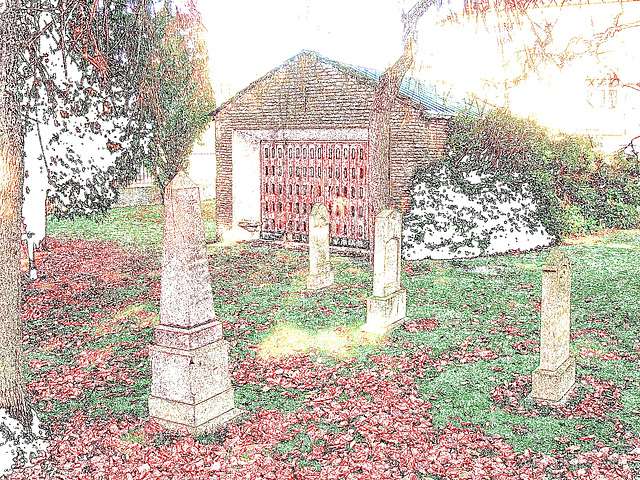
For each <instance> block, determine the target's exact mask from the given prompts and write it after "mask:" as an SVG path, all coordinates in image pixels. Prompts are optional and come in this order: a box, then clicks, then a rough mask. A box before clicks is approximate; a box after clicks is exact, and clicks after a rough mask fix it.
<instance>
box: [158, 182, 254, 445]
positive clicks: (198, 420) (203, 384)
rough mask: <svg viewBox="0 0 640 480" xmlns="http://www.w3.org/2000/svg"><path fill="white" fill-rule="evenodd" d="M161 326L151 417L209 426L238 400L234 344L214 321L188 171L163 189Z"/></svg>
mask: <svg viewBox="0 0 640 480" xmlns="http://www.w3.org/2000/svg"><path fill="white" fill-rule="evenodd" d="M164 203H165V205H164V232H163V242H162V293H161V297H160V325H158V326H157V327H156V328H155V329H154V344H153V345H151V347H150V348H149V356H150V357H151V373H152V380H151V396H150V397H149V416H150V417H152V418H154V419H155V420H157V421H158V422H159V423H161V424H162V425H165V426H166V427H168V428H171V429H174V430H177V429H179V428H186V429H187V430H188V431H189V432H191V433H193V434H198V433H203V432H207V431H211V430H213V429H215V428H216V427H218V426H220V425H223V424H224V423H226V422H228V421H229V420H231V419H233V418H235V417H236V416H238V415H239V414H241V413H242V411H240V410H238V409H236V408H235V406H234V398H233V389H232V388H231V378H230V376H229V357H228V345H227V342H225V341H224V340H223V337H222V323H220V322H219V321H217V320H216V317H215V312H214V308H213V294H212V293H211V279H210V275H209V268H208V262H207V255H206V251H205V243H204V229H203V223H202V210H201V206H200V193H199V189H198V186H197V185H196V184H195V183H193V181H192V180H191V179H190V178H189V177H187V176H186V175H185V174H184V173H183V172H179V173H178V174H177V175H176V176H175V177H174V179H173V180H172V181H171V183H169V185H167V187H166V189H165V194H164Z"/></svg>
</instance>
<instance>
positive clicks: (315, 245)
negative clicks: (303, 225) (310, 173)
mask: <svg viewBox="0 0 640 480" xmlns="http://www.w3.org/2000/svg"><path fill="white" fill-rule="evenodd" d="M330 285H333V270H331V263H330V260H329V211H328V210H327V207H325V206H324V205H323V204H321V203H316V204H315V205H314V206H313V208H312V209H311V214H310V215H309V276H308V277H307V289H309V290H318V289H320V288H324V287H328V286H330Z"/></svg>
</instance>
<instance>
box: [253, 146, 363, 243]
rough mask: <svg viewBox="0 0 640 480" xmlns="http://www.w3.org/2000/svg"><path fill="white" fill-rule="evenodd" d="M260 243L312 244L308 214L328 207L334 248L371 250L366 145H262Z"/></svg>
mask: <svg viewBox="0 0 640 480" xmlns="http://www.w3.org/2000/svg"><path fill="white" fill-rule="evenodd" d="M260 169H261V182H260V185H261V195H260V207H261V212H262V219H261V237H262V238H264V239H281V238H283V237H285V238H288V239H290V240H293V241H298V242H307V241H308V238H309V236H308V235H309V231H308V229H309V213H311V208H312V206H313V204H314V203H323V204H324V205H325V206H326V207H327V209H328V210H329V215H330V229H331V231H330V239H331V240H330V241H331V244H332V245H342V246H350V247H359V248H368V247H369V241H370V232H371V230H372V225H371V214H370V208H371V203H370V201H369V188H368V177H369V152H368V146H367V143H366V142H362V141H342V142H326V141H288V142H285V141H263V142H261V146H260Z"/></svg>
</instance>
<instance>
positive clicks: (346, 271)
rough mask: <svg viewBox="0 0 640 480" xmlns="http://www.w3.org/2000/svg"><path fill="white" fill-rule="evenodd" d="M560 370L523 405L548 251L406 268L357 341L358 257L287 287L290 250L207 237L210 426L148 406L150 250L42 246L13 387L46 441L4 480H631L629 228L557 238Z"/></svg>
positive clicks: (637, 454) (634, 410)
mask: <svg viewBox="0 0 640 480" xmlns="http://www.w3.org/2000/svg"><path fill="white" fill-rule="evenodd" d="M561 248H562V249H563V251H564V252H565V253H566V254H567V255H568V256H569V257H570V259H571V261H572V264H573V276H572V284H573V291H572V305H573V311H572V327H571V332H572V333H571V338H572V343H571V351H572V353H573V354H574V355H575V356H576V358H577V381H576V385H575V387H574V389H573V390H572V393H571V395H570V398H569V400H568V402H567V403H566V404H565V405H563V406H561V407H556V406H552V405H547V404H545V403H544V402H535V401H533V400H531V399H530V398H528V395H529V393H530V391H531V373H532V372H533V370H534V369H535V368H536V367H537V365H538V362H539V319H540V294H541V269H542V266H543V264H544V262H545V260H546V256H547V254H548V251H547V250H541V251H538V252H530V253H527V254H517V253H514V254H511V255H505V256H499V257H492V258H478V259H474V260H451V261H448V260H442V261H429V260H423V261H415V262H405V264H404V272H403V284H404V286H405V287H406V288H407V291H408V302H407V303H408V319H407V321H406V322H405V323H404V325H402V326H401V327H400V328H398V329H397V330H396V331H394V332H393V333H392V334H391V335H390V336H389V337H387V338H382V339H378V338H375V337H367V336H363V335H362V334H360V333H359V327H360V325H362V324H363V323H364V321H365V308H366V297H367V295H369V294H370V292H371V286H372V277H371V269H370V266H369V265H368V264H367V263H366V262H364V261H361V260H358V259H353V258H347V257H336V256H334V257H333V259H332V265H333V268H334V270H335V271H336V284H335V285H334V286H332V287H330V288H328V289H325V290H323V291H320V292H316V293H311V292H307V291H306V290H305V286H304V285H305V283H304V282H305V277H306V273H307V270H306V269H307V264H306V262H307V257H306V254H305V253H304V252H300V251H294V250H287V249H278V248H273V247H269V246H258V245H248V244H244V245H222V244H215V245H210V246H209V247H208V253H209V266H210V271H211V274H212V287H213V291H214V299H215V304H216V313H217V314H218V315H219V319H220V321H222V322H223V328H224V335H225V339H226V340H227V341H228V342H229V344H230V351H229V354H230V368H231V372H230V373H231V376H232V383H233V386H234V389H235V398H236V406H237V407H239V408H241V409H243V410H245V411H246V413H245V414H244V415H243V416H242V417H240V418H239V419H237V420H236V421H235V422H234V423H232V424H230V425H228V427H226V428H224V429H222V430H220V431H218V432H215V433H213V434H209V435H200V436H197V437H195V438H194V437H193V436H192V435H188V434H186V433H184V432H178V433H172V432H169V431H167V430H165V429H163V428H162V427H161V426H159V425H158V424H156V423H155V422H154V421H152V420H149V419H148V410H147V400H148V397H149V393H150V384H151V368H150V362H149V357H148V346H149V345H150V343H151V341H152V333H153V326H154V325H156V324H157V322H158V321H159V299H160V273H161V272H160V260H159V257H158V253H157V250H153V249H148V250H142V251H141V250H132V249H124V248H122V247H118V246H116V245H115V244H110V243H99V242H96V241H84V240H72V239H58V240H55V239H53V240H50V241H49V249H48V251H46V252H42V253H39V256H38V257H37V261H38V264H39V266H40V274H41V275H40V278H39V279H38V280H35V281H32V282H30V281H28V280H27V279H26V275H27V272H26V265H24V266H23V267H24V272H23V274H24V276H25V278H24V288H23V318H24V321H25V341H24V347H25V362H26V377H27V391H28V395H29V398H30V400H31V401H32V402H33V404H34V407H35V408H36V411H37V412H38V415H39V416H40V417H41V420H42V422H43V425H44V427H45V428H46V429H47V431H48V442H49V447H48V449H47V451H46V454H45V455H44V456H42V457H40V458H37V459H32V460H31V464H32V465H31V466H30V467H29V468H24V467H19V468H16V469H14V471H13V473H11V474H10V475H8V476H6V477H5V478H7V479H51V478H59V479H72V478H73V479H75V478H77V479H110V478H122V479H151V478H173V479H201V478H210V479H258V478H278V479H279V478H299V479H332V478H336V479H337V478H340V479H378V478H379V479H445V478H447V479H449V478H453V479H455V478H462V479H464V478H470V479H476V478H477V479H485V478H486V479H512V478H522V479H528V478H530V479H542V478H548V479H554V478H558V479H559V478H562V479H574V478H575V479H577V478H589V479H594V478H602V479H615V478H624V479H632V478H638V476H640V375H639V374H638V364H639V359H640V340H639V339H640V335H639V333H640V322H639V320H640V318H639V316H638V312H637V309H636V308H635V305H636V304H637V298H638V293H639V292H640V280H639V279H638V275H637V270H638V266H640V253H639V252H640V232H639V231H626V232H605V233H604V234H602V235H600V236H592V237H584V238H576V239H570V240H568V241H566V242H565V243H564V244H563V245H562V246H561Z"/></svg>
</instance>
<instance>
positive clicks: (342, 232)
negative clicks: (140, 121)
mask: <svg viewBox="0 0 640 480" xmlns="http://www.w3.org/2000/svg"><path fill="white" fill-rule="evenodd" d="M380 74H381V72H375V71H371V70H368V69H364V68H360V67H354V66H351V65H345V64H341V63H339V62H336V61H333V60H330V59H328V58H325V57H322V56H320V55H319V54H317V53H315V52H309V51H303V52H301V53H300V54H298V55H296V56H295V57H293V58H291V59H289V60H288V61H286V62H285V63H284V64H283V65H281V66H279V67H277V68H275V69H274V70H272V71H271V72H269V73H267V74H266V75H265V76H264V77H262V78H260V79H258V80H256V81H255V82H253V83H252V84H251V85H249V86H248V87H247V88H245V89H244V90H242V91H240V92H239V93H238V94H236V95H235V96H234V97H233V98H231V99H230V100H228V101H227V102H225V103H223V104H222V105H221V106H220V107H219V108H218V109H217V110H215V111H214V112H213V113H212V115H213V116H214V118H215V132H216V145H215V150H216V201H217V207H216V208H217V222H218V235H219V236H220V237H221V238H225V237H230V236H233V235H232V232H233V231H234V230H237V229H238V228H244V229H246V230H247V231H253V232H254V234H253V235H254V237H257V236H259V237H260V238H263V239H282V238H286V239H289V240H293V241H300V242H306V241H307V232H308V215H309V213H310V211H311V206H312V205H313V204H314V203H324V204H325V205H326V206H327V208H328V209H329V212H330V216H331V219H330V225H331V243H332V244H333V245H344V246H352V247H360V248H368V246H369V242H370V241H371V239H372V228H373V220H374V219H373V211H372V206H371V205H372V202H371V200H372V199H371V194H370V192H369V188H368V186H369V183H368V178H369V167H370V165H369V147H368V138H369V119H370V116H371V108H372V105H373V99H374V94H375V89H376V85H377V81H378V78H379V76H380ZM462 108H463V105H462V104H460V103H455V104H452V103H451V102H449V103H448V104H447V105H446V106H445V105H444V102H442V101H439V100H438V96H437V94H436V92H435V90H434V89H433V88H431V87H427V86H424V85H423V84H420V83H418V82H416V81H413V80H411V79H405V81H404V82H403V84H402V87H401V89H400V94H399V95H398V97H397V102H396V104H395V106H394V107H393V111H392V114H391V125H390V135H391V150H390V161H389V165H390V167H389V183H390V187H389V188H390V192H389V194H390V199H391V202H392V204H394V205H397V206H399V207H400V208H401V209H402V210H403V211H406V209H407V208H408V206H409V204H410V188H411V180H412V177H413V174H414V172H415V170H416V167H417V166H418V165H419V164H421V163H423V162H433V161H436V160H437V159H438V158H439V157H441V156H442V154H443V153H444V142H445V140H446V135H447V124H448V119H449V118H450V117H451V116H452V115H453V114H454V113H456V112H457V111H460V110H461V109H462Z"/></svg>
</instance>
